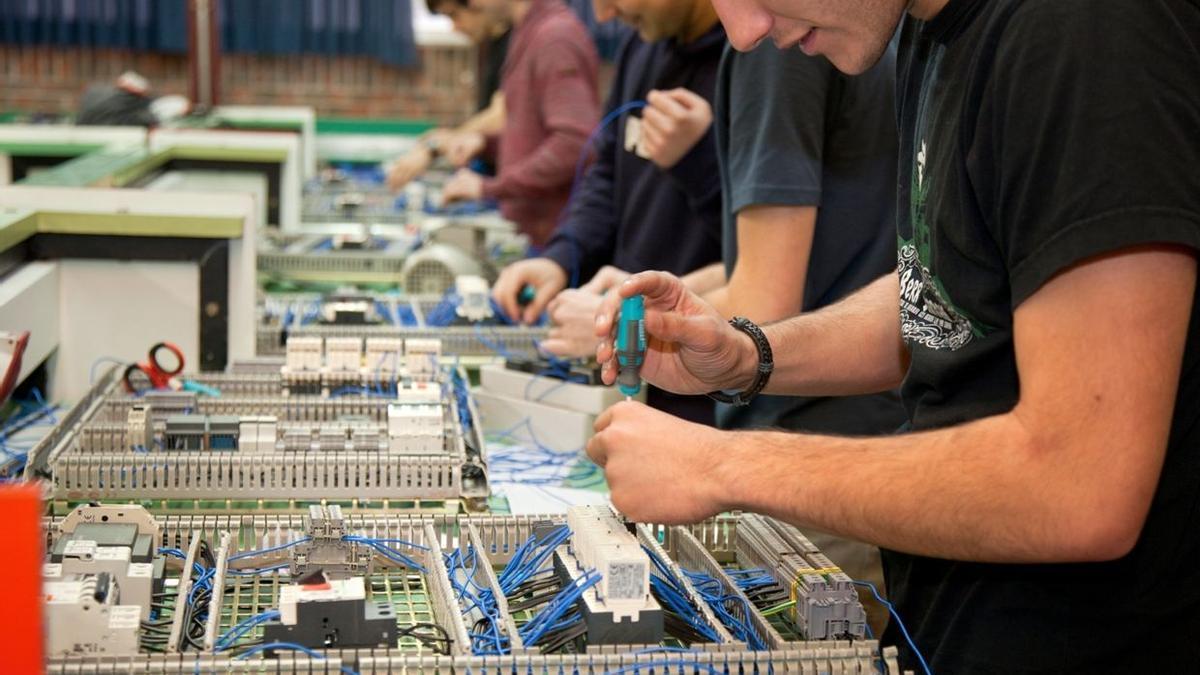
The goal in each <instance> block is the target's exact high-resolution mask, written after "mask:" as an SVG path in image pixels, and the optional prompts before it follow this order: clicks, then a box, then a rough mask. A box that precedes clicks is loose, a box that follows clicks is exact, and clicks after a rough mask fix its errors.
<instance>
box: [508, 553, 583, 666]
mask: <svg viewBox="0 0 1200 675" xmlns="http://www.w3.org/2000/svg"><path fill="white" fill-rule="evenodd" d="M598 583H600V574H599V573H598V572H596V570H588V571H587V572H585V573H584V574H583V576H580V577H576V578H575V579H573V580H572V581H571V583H569V584H567V585H566V586H565V587H564V588H563V589H562V590H561V591H559V592H558V595H555V596H554V598H553V599H551V600H550V603H549V604H547V605H546V606H545V607H544V608H542V611H540V612H538V613H537V616H535V617H533V618H532V619H530V621H529V622H528V623H526V624H525V625H524V626H521V628H520V630H519V632H520V634H521V641H522V642H523V643H524V644H525V646H526V647H534V646H536V645H537V644H538V643H539V642H540V641H541V640H542V638H543V637H545V636H546V635H548V634H550V633H554V632H557V631H560V630H563V629H564V628H568V627H570V626H572V625H575V624H577V623H579V622H580V621H582V620H583V615H582V614H580V613H578V612H577V611H575V603H576V602H578V601H579V599H580V598H581V597H583V594H584V593H585V592H586V591H587V590H588V589H589V588H591V587H592V586H595V585H596V584H598Z"/></svg>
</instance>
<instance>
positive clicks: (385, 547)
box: [229, 534, 429, 574]
mask: <svg viewBox="0 0 1200 675" xmlns="http://www.w3.org/2000/svg"><path fill="white" fill-rule="evenodd" d="M309 541H312V537H300V538H299V539H294V540H292V541H289V542H287V543H284V544H279V545H278V546H270V547H268V548H264V549H257V550H253V551H242V552H241V553H237V554H234V555H231V556H229V562H231V563H234V562H237V561H239V560H246V559H248V558H257V557H259V556H263V555H266V554H268V553H276V552H278V551H283V550H286V549H289V548H292V547H294V546H298V545H300V544H303V543H305V542H309ZM342 541H351V542H356V543H359V544H366V545H367V546H370V547H371V548H372V549H374V550H375V552H376V553H378V554H379V555H381V556H383V557H384V558H386V559H388V560H390V561H392V562H395V563H399V564H400V565H403V566H405V567H410V568H412V569H415V570H417V571H418V572H425V567H424V566H423V565H421V564H420V563H418V562H417V561H415V560H413V559H412V558H410V557H408V556H407V555H405V554H403V553H401V552H400V551H398V550H396V549H395V548H393V547H392V546H391V544H401V545H403V546H407V547H409V548H415V549H417V550H421V551H428V550H429V547H427V546H422V545H421V544H416V543H413V542H411V541H405V540H403V539H378V538H375V537H364V536H362V535H357V534H347V535H345V536H343V537H342ZM287 567H288V565H287V563H282V564H279V565H274V566H271V567H262V568H258V569H253V570H244V569H243V570H235V569H232V568H231V569H230V570H229V573H230V574H260V573H263V572H271V571H275V570H280V569H286V568H287Z"/></svg>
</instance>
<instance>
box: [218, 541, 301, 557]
mask: <svg viewBox="0 0 1200 675" xmlns="http://www.w3.org/2000/svg"><path fill="white" fill-rule="evenodd" d="M309 541H312V537H301V538H299V539H295V540H293V541H289V542H287V543H286V544H280V545H278V546H271V547H269V548H263V549H258V550H254V551H242V552H241V553H238V554H236V555H231V556H229V562H236V561H238V560H245V559H246V558H257V557H258V556H260V555H266V554H268V553H275V552H276V551H284V550H287V549H289V548H292V547H293V546H299V545H300V544H303V543H305V542H309Z"/></svg>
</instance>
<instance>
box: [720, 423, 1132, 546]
mask: <svg viewBox="0 0 1200 675" xmlns="http://www.w3.org/2000/svg"><path fill="white" fill-rule="evenodd" d="M1038 447H1039V444H1038V440H1037V438H1036V437H1035V435H1034V434H1032V433H1031V432H1030V431H1029V430H1028V429H1026V428H1025V427H1024V426H1023V425H1022V423H1021V421H1020V420H1019V419H1018V418H1017V417H1015V416H1013V415H1000V416H997V417H992V418H987V419H983V420H979V421H976V422H973V423H970V424H966V425H962V426H959V427H953V428H949V429H945V430H939V431H932V432H926V433H917V434H909V435H902V436H889V437H885V438H876V439H855V438H837V437H829V436H814V435H800V434H785V433H776V432H754V433H742V434H736V435H735V436H734V438H731V442H729V443H728V449H729V450H730V452H729V454H728V456H727V458H726V459H725V461H723V463H722V464H721V467H722V469H723V471H725V472H728V473H725V474H723V476H722V479H721V480H720V481H712V483H713V485H714V486H715V489H718V490H722V491H724V494H723V495H721V497H723V499H719V500H718V501H719V503H722V504H723V505H724V506H725V507H726V508H730V509H743V510H747V511H754V512H758V513H765V514H768V515H771V516H774V517H777V518H780V519H781V520H785V521H788V522H791V523H794V524H796V525H797V526H800V527H813V528H816V529H819V530H822V531H827V532H832V533H835V534H839V535H842V536H846V537H850V538H854V539H858V540H861V541H866V542H869V543H872V544H876V545H878V546H881V547H885V548H889V549H893V550H899V551H904V552H907V553H913V554H918V555H926V556H933V557H939V558H952V559H957V560H975V561H988V562H1014V563H1015V562H1067V561H1089V560H1099V559H1106V558H1111V557H1117V556H1119V555H1123V554H1124V549H1123V548H1122V546H1124V545H1126V544H1130V542H1128V541H1125V542H1122V541H1121V538H1119V537H1107V536H1106V534H1107V530H1106V527H1105V525H1104V523H1105V521H1106V516H1105V514H1106V513H1107V512H1108V511H1107V509H1113V508H1120V506H1118V505H1117V504H1108V505H1106V504H1105V503H1104V501H1103V500H1104V495H1097V494H1096V490H1094V489H1093V488H1094V486H1086V485H1081V483H1080V482H1078V481H1075V480H1073V479H1072V476H1071V475H1066V474H1065V473H1064V472H1067V473H1073V472H1075V471H1076V469H1077V467H1078V465H1077V464H1076V462H1075V460H1077V459H1078V455H1075V454H1073V453H1070V451H1068V450H1066V449H1059V450H1061V451H1062V452H1063V454H1062V455H1057V456H1056V455H1053V454H1047V453H1044V452H1038ZM1031 476H1038V477H1039V478H1038V479H1036V480H1031ZM1064 490H1066V492H1064ZM1072 490H1074V491H1073V492H1072ZM1098 497H1099V499H1098ZM1114 499H1116V500H1117V501H1119V497H1114ZM1109 547H1111V548H1109Z"/></svg>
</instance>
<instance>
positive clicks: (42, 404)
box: [0, 387, 59, 480]
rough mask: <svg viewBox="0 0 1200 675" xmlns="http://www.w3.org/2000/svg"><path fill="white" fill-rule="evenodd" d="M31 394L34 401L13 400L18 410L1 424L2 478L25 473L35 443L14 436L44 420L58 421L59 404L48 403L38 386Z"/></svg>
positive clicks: (0, 459)
mask: <svg viewBox="0 0 1200 675" xmlns="http://www.w3.org/2000/svg"><path fill="white" fill-rule="evenodd" d="M30 394H31V395H32V396H33V399H34V400H33V401H18V400H16V399H14V400H13V403H15V404H16V406H17V412H16V414H14V415H13V416H12V417H10V418H9V419H8V420H6V421H5V423H4V425H3V426H0V474H2V475H3V478H0V480H5V479H11V478H15V477H16V476H18V475H20V474H21V473H23V472H24V470H25V462H26V460H27V459H28V458H29V451H30V450H32V449H33V446H34V445H35V443H34V442H28V443H17V442H14V441H13V440H12V437H13V436H14V435H15V434H17V433H18V432H21V431H24V430H27V429H29V428H30V427H33V426H35V425H37V424H39V423H41V422H43V420H44V421H45V423H46V424H55V423H57V422H58V420H57V419H56V418H55V416H54V413H55V411H57V410H58V408H59V406H57V405H50V404H48V403H46V400H45V399H44V398H43V397H42V393H41V391H39V390H38V389H37V388H36V387H35V388H33V389H32V390H31V391H30Z"/></svg>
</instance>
